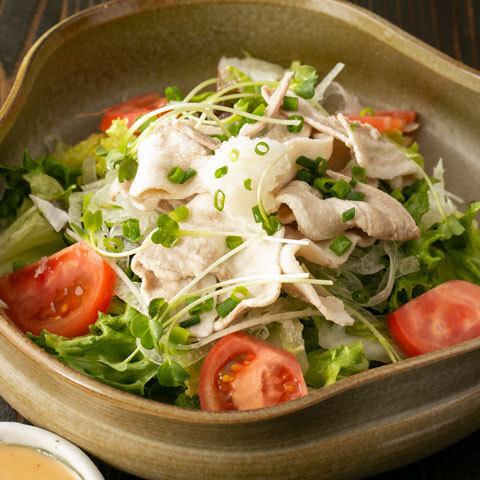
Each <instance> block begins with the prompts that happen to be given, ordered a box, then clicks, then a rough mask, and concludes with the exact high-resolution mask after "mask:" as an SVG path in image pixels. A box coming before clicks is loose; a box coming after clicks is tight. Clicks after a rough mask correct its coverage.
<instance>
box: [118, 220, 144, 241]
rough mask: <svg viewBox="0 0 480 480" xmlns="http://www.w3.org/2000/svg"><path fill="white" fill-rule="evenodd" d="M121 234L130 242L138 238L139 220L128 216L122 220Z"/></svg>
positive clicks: (139, 235)
mask: <svg viewBox="0 0 480 480" xmlns="http://www.w3.org/2000/svg"><path fill="white" fill-rule="evenodd" d="M121 225H122V232H123V236H124V237H125V238H126V239H127V240H130V241H131V242H136V241H137V240H139V239H140V237H141V234H140V222H139V221H138V218H129V219H127V220H124V221H123V222H122V224H121Z"/></svg>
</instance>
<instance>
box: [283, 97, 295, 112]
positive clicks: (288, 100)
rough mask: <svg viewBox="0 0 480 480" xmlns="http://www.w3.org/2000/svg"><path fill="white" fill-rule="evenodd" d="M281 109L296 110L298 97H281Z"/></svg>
mask: <svg viewBox="0 0 480 480" xmlns="http://www.w3.org/2000/svg"><path fill="white" fill-rule="evenodd" d="M282 109H283V110H287V111H291V112H294V111H295V110H298V98H297V97H285V98H284V99H283V104H282Z"/></svg>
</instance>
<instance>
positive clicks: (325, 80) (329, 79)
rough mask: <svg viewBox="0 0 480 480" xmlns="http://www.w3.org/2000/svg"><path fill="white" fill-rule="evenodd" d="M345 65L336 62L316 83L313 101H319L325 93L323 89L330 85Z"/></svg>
mask: <svg viewBox="0 0 480 480" xmlns="http://www.w3.org/2000/svg"><path fill="white" fill-rule="evenodd" d="M344 67H345V64H344V63H341V62H339V63H337V64H336V65H335V66H334V67H333V68H332V69H331V70H330V72H329V73H327V75H325V77H324V78H323V80H322V81H321V82H320V83H319V84H318V85H317V87H316V88H315V95H314V98H315V101H317V102H318V103H320V102H321V101H322V100H323V95H324V94H325V91H326V90H327V88H328V87H329V86H330V84H331V83H332V82H333V81H334V80H335V78H336V77H337V75H338V74H339V73H340V72H341V71H342V70H343V68H344Z"/></svg>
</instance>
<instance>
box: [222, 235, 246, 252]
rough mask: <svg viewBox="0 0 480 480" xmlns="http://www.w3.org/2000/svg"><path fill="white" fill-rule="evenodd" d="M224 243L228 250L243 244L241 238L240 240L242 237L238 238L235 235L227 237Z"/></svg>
mask: <svg viewBox="0 0 480 480" xmlns="http://www.w3.org/2000/svg"><path fill="white" fill-rule="evenodd" d="M225 243H226V244H227V247H228V248H229V249H230V250H233V249H234V248H237V247H239V246H240V245H241V244H242V243H243V238H242V237H238V236H236V235H229V236H228V237H227V238H226V240H225Z"/></svg>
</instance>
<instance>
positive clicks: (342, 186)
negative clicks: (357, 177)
mask: <svg viewBox="0 0 480 480" xmlns="http://www.w3.org/2000/svg"><path fill="white" fill-rule="evenodd" d="M351 190H352V187H350V184H349V183H348V182H346V181H345V180H338V181H337V183H336V184H335V185H334V186H333V187H332V188H331V190H330V193H332V194H333V195H334V196H335V197H337V198H341V199H342V200H343V199H344V198H345V197H346V196H347V195H348V194H349V193H350V191H351Z"/></svg>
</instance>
